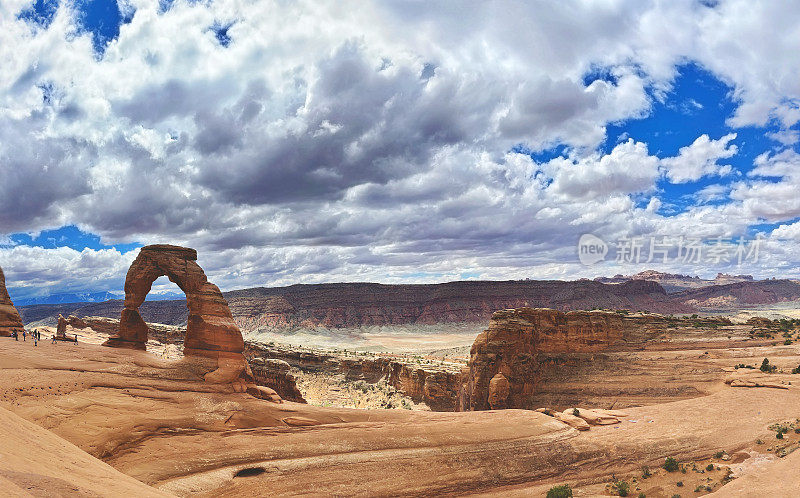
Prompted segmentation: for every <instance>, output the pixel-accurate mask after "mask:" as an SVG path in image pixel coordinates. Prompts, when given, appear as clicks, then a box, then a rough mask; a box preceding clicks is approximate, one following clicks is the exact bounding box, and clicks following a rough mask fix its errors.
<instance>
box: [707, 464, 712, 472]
mask: <svg viewBox="0 0 800 498" xmlns="http://www.w3.org/2000/svg"><path fill="white" fill-rule="evenodd" d="M706 470H707V471H709V472H711V471H712V470H714V464H713V463H709V464H708V465H706Z"/></svg>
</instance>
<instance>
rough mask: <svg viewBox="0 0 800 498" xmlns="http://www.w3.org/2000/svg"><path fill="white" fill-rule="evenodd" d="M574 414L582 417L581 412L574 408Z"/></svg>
mask: <svg viewBox="0 0 800 498" xmlns="http://www.w3.org/2000/svg"><path fill="white" fill-rule="evenodd" d="M572 414H573V415H575V416H576V417H580V416H581V411H580V410H578V409H577V408H573V409H572Z"/></svg>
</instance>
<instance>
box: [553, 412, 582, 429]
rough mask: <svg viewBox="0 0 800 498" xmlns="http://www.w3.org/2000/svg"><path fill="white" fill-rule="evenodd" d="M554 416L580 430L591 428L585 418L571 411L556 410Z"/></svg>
mask: <svg viewBox="0 0 800 498" xmlns="http://www.w3.org/2000/svg"><path fill="white" fill-rule="evenodd" d="M553 416H554V417H555V418H556V419H557V420H559V421H561V422H564V423H565V424H567V425H568V426H570V427H574V428H575V429H578V430H579V431H588V430H589V424H588V423H587V422H586V421H585V420H583V419H582V418H580V417H576V416H575V415H572V414H571V413H567V412H566V411H564V412H555V413H554V414H553Z"/></svg>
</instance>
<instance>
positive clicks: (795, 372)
mask: <svg viewBox="0 0 800 498" xmlns="http://www.w3.org/2000/svg"><path fill="white" fill-rule="evenodd" d="M792 373H793V374H800V366H798V367H797V368H793V369H792Z"/></svg>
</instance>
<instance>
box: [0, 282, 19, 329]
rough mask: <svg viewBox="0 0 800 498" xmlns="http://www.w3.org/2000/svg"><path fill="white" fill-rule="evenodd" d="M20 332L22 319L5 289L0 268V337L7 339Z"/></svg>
mask: <svg viewBox="0 0 800 498" xmlns="http://www.w3.org/2000/svg"><path fill="white" fill-rule="evenodd" d="M22 330H23V327H22V319H21V318H20V316H19V313H18V312H17V309H16V308H15V307H14V303H12V302H11V296H9V295H8V290H7V289H6V277H5V275H4V274H3V269H2V268H0V336H3V337H9V336H11V334H13V333H14V332H17V333H18V334H21V333H22Z"/></svg>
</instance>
